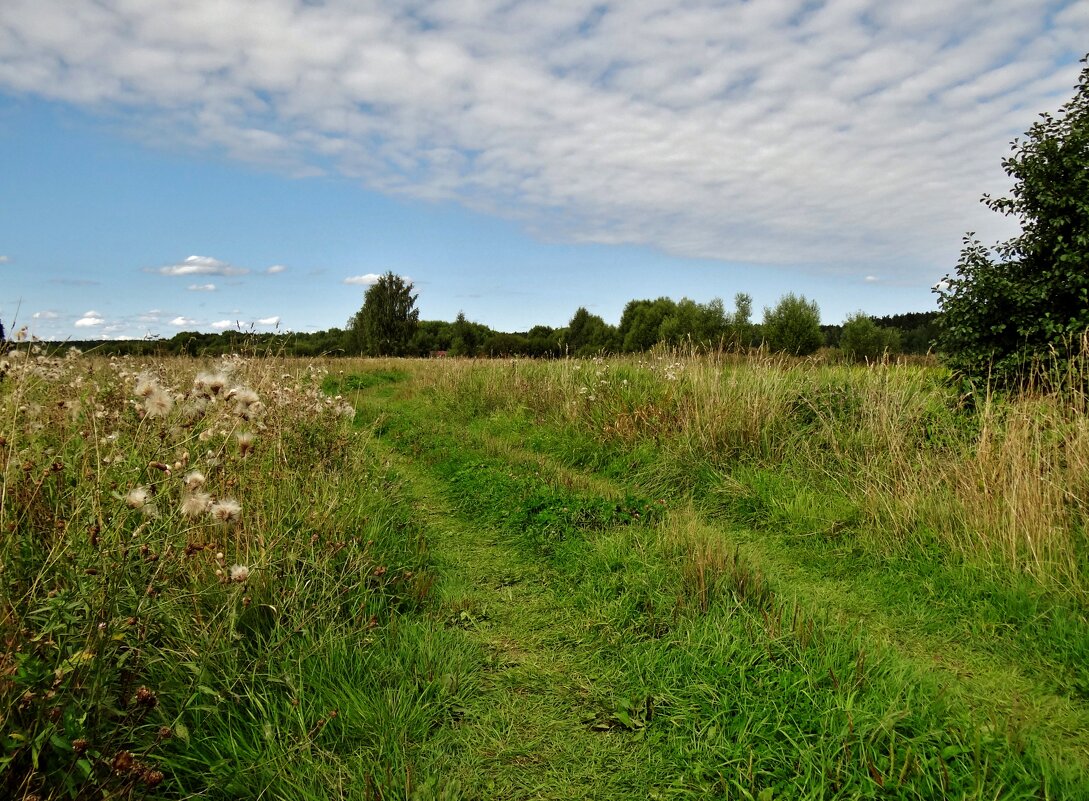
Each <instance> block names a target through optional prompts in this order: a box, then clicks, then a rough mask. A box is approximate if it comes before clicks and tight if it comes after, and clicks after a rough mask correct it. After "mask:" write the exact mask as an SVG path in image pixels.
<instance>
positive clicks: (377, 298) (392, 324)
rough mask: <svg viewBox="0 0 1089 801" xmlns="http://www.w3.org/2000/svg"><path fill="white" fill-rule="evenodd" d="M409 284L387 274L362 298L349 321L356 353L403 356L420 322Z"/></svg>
mask: <svg viewBox="0 0 1089 801" xmlns="http://www.w3.org/2000/svg"><path fill="white" fill-rule="evenodd" d="M412 289H413V287H412V282H411V281H405V280H404V279H403V278H401V277H400V276H398V275H394V274H393V273H392V272H388V273H386V274H385V275H383V276H382V277H381V278H379V279H378V280H377V281H376V282H375V283H374V284H373V285H372V286H371V287H370V288H369V289H368V290H367V294H366V295H365V296H364V299H363V308H361V309H360V310H359V311H358V312H356V315H355V317H353V318H352V321H351V326H350V328H351V330H352V333H353V335H354V339H355V344H356V352H358V353H362V354H364V355H366V356H404V355H405V354H406V353H408V351H409V344H410V343H411V341H412V336H413V334H415V332H416V324H417V323H418V322H419V319H420V312H419V309H417V308H416V298H417V296H416V295H413V294H412Z"/></svg>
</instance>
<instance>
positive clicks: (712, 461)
mask: <svg viewBox="0 0 1089 801" xmlns="http://www.w3.org/2000/svg"><path fill="white" fill-rule="evenodd" d="M7 361H8V364H7V366H6V368H5V370H6V374H5V377H4V379H3V382H2V383H0V426H2V429H0V437H2V441H0V454H2V456H3V460H4V461H3V469H4V472H3V476H4V484H3V490H2V495H0V529H2V531H3V540H2V545H0V559H2V563H0V568H2V571H3V582H2V583H0V588H2V589H0V592H3V595H2V596H0V632H2V634H3V637H4V641H5V651H4V656H3V662H2V664H0V668H2V679H3V680H2V683H0V696H2V697H0V710H6V711H4V712H0V714H2V715H3V717H2V718H0V720H2V725H0V733H2V735H3V737H4V741H3V742H4V751H3V754H2V756H0V760H2V761H0V787H2V788H4V789H3V794H4V795H6V796H8V797H12V798H24V797H32V796H33V797H37V798H52V797H59V798H63V797H81V798H95V797H103V796H107V797H141V796H144V795H148V796H157V797H166V798H257V797H263V798H290V799H295V798H298V799H305V798H315V799H319V798H359V799H478V798H479V799H538V798H552V799H568V798H587V799H604V798H618V799H619V798H662V799H665V798H669V799H674V798H738V799H750V798H751V799H761V801H767V799H777V798H812V799H817V798H845V799H849V798H918V799H929V798H980V799H984V798H986V799H993V798H1026V799H1029V798H1031V799H1037V798H1054V799H1064V798H1079V797H1089V775H1087V767H1089V703H1087V700H1089V620H1087V617H1086V609H1087V603H1089V566H1087V564H1086V559H1087V550H1086V543H1085V537H1086V528H1085V522H1086V516H1087V502H1089V469H1087V468H1089V423H1087V421H1089V416H1087V413H1086V412H1087V409H1086V405H1085V403H1084V399H1083V398H1079V397H1066V398H1063V399H1057V398H1043V397H1041V398H1024V399H1020V400H1016V401H1012V400H1005V399H1000V398H992V397H988V396H985V395H984V396H979V397H973V398H967V399H966V398H962V397H959V396H958V395H957V394H956V392H955V391H954V390H952V389H950V388H949V386H948V385H947V383H946V382H945V380H944V377H943V375H942V373H941V371H940V370H939V369H938V368H936V367H933V366H925V365H911V366H908V365H901V366H897V365H884V366H878V367H870V368H864V367H844V366H836V365H826V364H820V363H814V362H793V361H782V360H778V361H773V360H766V359H761V358H760V357H749V358H732V357H731V358H727V357H709V356H702V357H682V356H678V355H675V354H667V353H661V354H654V355H650V356H644V357H642V358H641V359H616V360H566V361H557V362H532V361H517V362H512V361H475V362H474V361H458V360H449V361H441V360H440V361H393V360H390V361H348V360H337V361H327V362H320V361H319V362H307V361H302V360H285V359H278V358H273V357H264V358H260V359H247V360H243V359H227V360H220V361H216V362H203V361H199V360H189V361H187V360H177V361H160V362H156V363H150V362H149V363H146V364H143V363H135V362H133V361H130V360H125V359H114V360H105V359H98V358H94V357H88V356H79V357H74V358H61V359H57V358H52V357H50V356H48V355H41V354H38V355H34V354H26V355H23V354H15V355H9V356H8V357H7Z"/></svg>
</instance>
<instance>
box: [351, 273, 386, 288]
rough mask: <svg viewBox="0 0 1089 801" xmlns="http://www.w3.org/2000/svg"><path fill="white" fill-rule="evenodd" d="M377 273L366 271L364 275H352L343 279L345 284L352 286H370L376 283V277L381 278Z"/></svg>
mask: <svg viewBox="0 0 1089 801" xmlns="http://www.w3.org/2000/svg"><path fill="white" fill-rule="evenodd" d="M381 277H382V276H380V275H379V274H378V273H367V274H366V275H352V276H349V277H348V278H345V279H344V283H345V284H352V285H353V286H371V285H372V284H376V283H378V279H379V278H381Z"/></svg>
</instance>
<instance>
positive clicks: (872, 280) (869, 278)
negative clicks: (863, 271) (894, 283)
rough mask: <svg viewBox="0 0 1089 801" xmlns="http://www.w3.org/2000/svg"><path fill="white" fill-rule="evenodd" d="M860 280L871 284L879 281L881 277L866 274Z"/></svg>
mask: <svg viewBox="0 0 1089 801" xmlns="http://www.w3.org/2000/svg"><path fill="white" fill-rule="evenodd" d="M862 280H863V281H865V282H866V283H867V284H873V283H875V282H877V281H880V280H881V279H880V278H878V277H877V276H876V275H867V276H866V277H865V278H863V279H862Z"/></svg>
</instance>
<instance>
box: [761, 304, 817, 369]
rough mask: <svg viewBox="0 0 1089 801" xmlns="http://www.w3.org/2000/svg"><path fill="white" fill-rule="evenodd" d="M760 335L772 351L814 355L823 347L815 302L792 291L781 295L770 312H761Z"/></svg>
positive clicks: (796, 354)
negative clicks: (762, 321) (762, 314)
mask: <svg viewBox="0 0 1089 801" xmlns="http://www.w3.org/2000/svg"><path fill="white" fill-rule="evenodd" d="M763 333H764V341H765V342H767V343H768V347H770V348H771V349H772V350H776V351H780V352H782V353H789V354H791V355H793V356H808V355H809V354H810V353H813V352H815V351H816V350H817V348H819V347H820V346H821V345H822V344H824V337H823V336H822V335H821V312H820V309H819V308H818V307H817V302H816V301H813V300H806V298H805V295H802V296H800V297H798V296H796V295H794V293H793V292H791V293H789V294H787V295H784V296H783V297H782V299H781V300H780V301H779V303H778V304H777V305H776V307H775V308H774V309H767V308H765V309H764V325H763Z"/></svg>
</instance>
